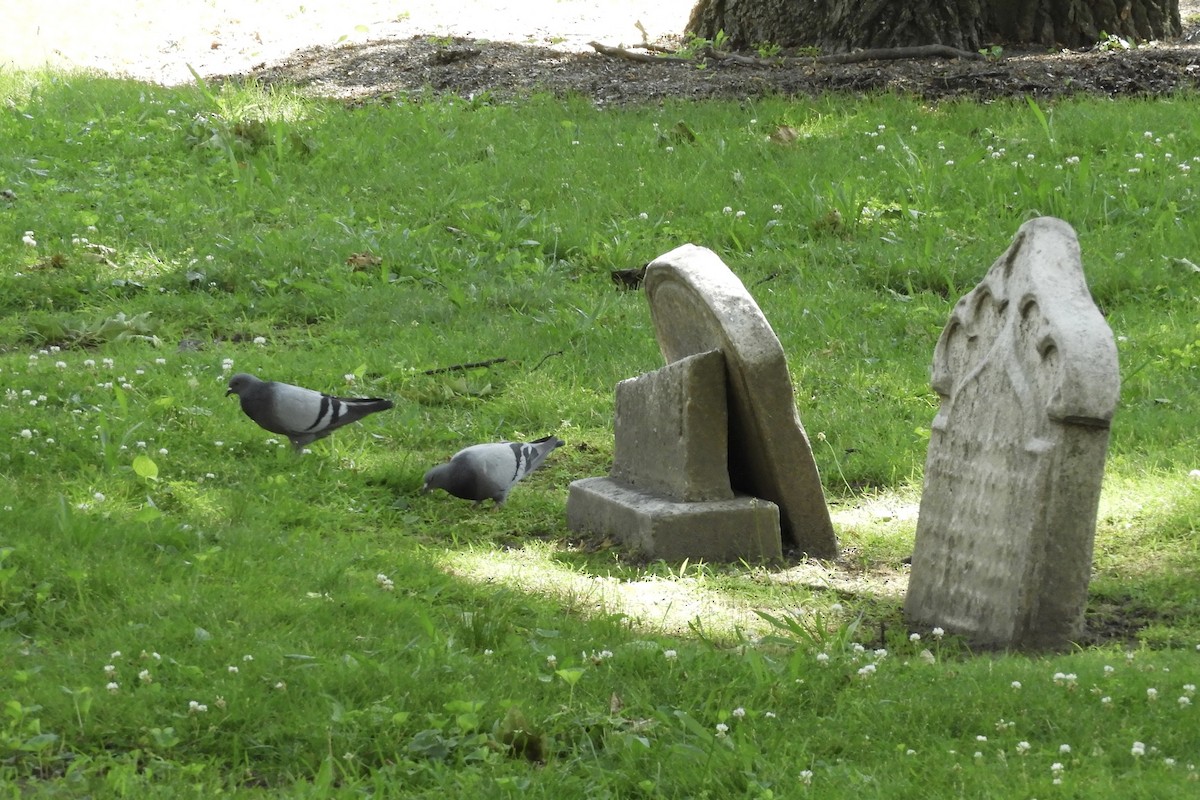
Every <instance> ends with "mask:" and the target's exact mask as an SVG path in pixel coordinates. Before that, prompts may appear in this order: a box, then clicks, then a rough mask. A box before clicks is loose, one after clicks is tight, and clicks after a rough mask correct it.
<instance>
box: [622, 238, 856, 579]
mask: <svg viewBox="0 0 1200 800" xmlns="http://www.w3.org/2000/svg"><path fill="white" fill-rule="evenodd" d="M645 288H646V294H647V296H648V297H649V299H650V313H651V317H652V318H653V321H654V329H655V333H656V335H657V338H658V343H659V347H660V348H661V349H662V353H663V356H664V357H665V358H666V360H667V362H668V363H670V362H674V361H678V360H679V359H682V358H686V357H687V356H691V355H695V354H697V353H704V352H707V351H709V350H720V351H721V352H722V353H723V354H724V355H725V369H726V374H727V377H728V395H729V400H728V402H729V473H730V475H729V477H730V483H731V485H732V487H733V490H734V491H735V492H740V493H742V494H746V495H750V496H753V497H760V498H763V499H765V500H769V501H771V502H772V503H774V504H776V505H778V506H779V517H780V520H779V522H780V528H781V530H782V535H783V537H784V538H785V539H786V540H787V541H788V542H789V543H790V544H791V545H793V546H795V547H796V548H798V549H799V550H801V551H803V552H805V553H807V554H808V555H810V556H814V557H818V558H835V557H836V556H837V554H838V549H837V537H836V536H835V535H834V532H833V523H832V522H831V521H830V519H829V509H828V508H827V506H826V505H825V495H824V492H823V490H822V488H821V477H820V475H819V474H818V472H817V465H816V463H815V462H814V461H813V457H812V450H811V448H810V446H809V442H808V436H807V434H805V432H804V426H803V425H802V424H801V422H800V417H799V415H798V414H797V412H796V402H795V395H794V394H793V390H792V382H791V376H790V375H789V374H788V370H787V360H786V358H785V356H784V353H783V347H782V346H781V345H780V343H779V339H778V337H776V336H775V332H774V331H773V330H772V329H771V326H770V324H769V323H768V322H767V319H766V317H765V316H764V315H763V313H762V311H761V310H760V309H759V307H758V304H757V303H755V302H754V298H753V297H751V296H750V293H749V292H748V291H746V287H745V286H743V285H742V282H741V281H740V280H739V279H738V277H737V276H736V275H734V274H733V272H732V271H730V269H729V267H727V266H726V265H725V263H724V262H722V261H721V259H720V258H719V257H718V256H717V254H716V253H714V252H713V251H711V250H709V249H707V248H704V247H697V246H696V245H691V244H687V245H683V246H682V247H678V248H676V249H674V250H672V251H670V252H669V253H666V254H664V255H662V256H659V257H658V258H657V259H655V260H654V261H653V262H652V263H651V264H650V265H649V266H648V267H647V268H646V278H645Z"/></svg>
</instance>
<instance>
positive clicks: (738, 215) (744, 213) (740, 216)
mask: <svg viewBox="0 0 1200 800" xmlns="http://www.w3.org/2000/svg"><path fill="white" fill-rule="evenodd" d="M734 216H735V217H737V218H738V219H741V218H742V217H744V216H746V212H745V211H742V210H741V209H738V212H737V213H736V214H734Z"/></svg>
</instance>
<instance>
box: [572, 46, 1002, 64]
mask: <svg viewBox="0 0 1200 800" xmlns="http://www.w3.org/2000/svg"><path fill="white" fill-rule="evenodd" d="M588 45H589V46H591V47H592V48H593V49H595V50H596V52H597V53H600V54H601V55H606V56H612V57H614V58H625V59H628V60H630V61H638V62H641V63H643V64H657V63H659V62H662V61H668V62H675V63H679V62H690V61H694V60H695V59H693V58H686V57H684V56H680V55H656V56H652V55H648V54H647V53H637V52H634V51H633V50H627V49H625V48H624V47H611V46H609V45H606V44H600V43H599V42H588ZM641 46H642V47H645V45H641ZM654 50H655V51H656V52H659V53H666V52H668V51H665V50H662V49H661V48H657V47H656V48H654ZM697 56H698V57H702V58H711V59H714V60H716V61H721V62H723V63H726V64H737V65H739V66H743V67H754V68H756V69H766V68H769V67H789V66H796V65H801V64H856V63H859V62H862V61H897V60H900V59H905V58H963V59H968V60H970V61H983V60H984V59H985V56H984V55H983V54H982V53H972V52H971V51H969V50H960V49H958V48H957V47H950V46H949V45H945V44H925V45H919V46H917V47H883V48H877V49H874V50H856V51H855V52H853V53H831V54H829V55H823V56H779V57H776V58H755V57H754V56H747V55H742V54H741V53H729V52H726V51H724V50H717V49H714V48H712V47H705V48H704V49H702V50H700V51H699V52H698V53H697Z"/></svg>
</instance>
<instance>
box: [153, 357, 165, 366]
mask: <svg viewBox="0 0 1200 800" xmlns="http://www.w3.org/2000/svg"><path fill="white" fill-rule="evenodd" d="M154 363H155V364H157V365H158V366H160V367H161V366H163V365H164V364H166V363H167V360H166V359H165V358H156V359H154Z"/></svg>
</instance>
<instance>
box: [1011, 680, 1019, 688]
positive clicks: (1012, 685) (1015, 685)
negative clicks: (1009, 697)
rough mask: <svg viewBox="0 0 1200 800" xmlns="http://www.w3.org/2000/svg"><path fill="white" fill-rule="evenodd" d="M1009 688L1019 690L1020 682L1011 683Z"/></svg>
mask: <svg viewBox="0 0 1200 800" xmlns="http://www.w3.org/2000/svg"><path fill="white" fill-rule="evenodd" d="M1009 686H1011V687H1012V688H1014V689H1020V688H1021V682H1020V681H1013V682H1012V683H1010V684H1009Z"/></svg>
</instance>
